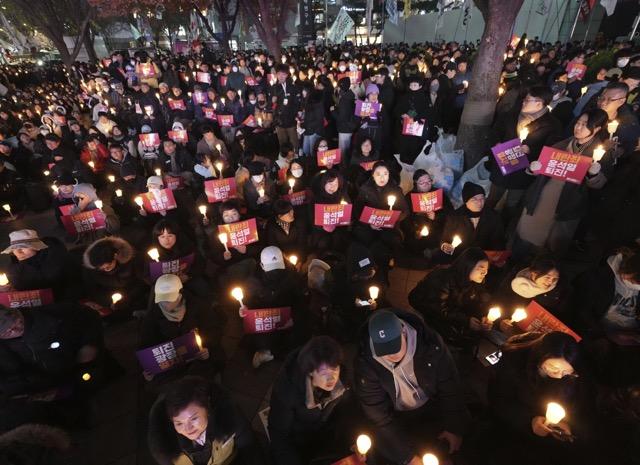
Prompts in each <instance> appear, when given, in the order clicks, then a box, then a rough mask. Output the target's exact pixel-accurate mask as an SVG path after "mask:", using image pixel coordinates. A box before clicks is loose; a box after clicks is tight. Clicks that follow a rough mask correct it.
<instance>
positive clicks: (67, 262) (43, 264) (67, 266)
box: [0, 229, 78, 301]
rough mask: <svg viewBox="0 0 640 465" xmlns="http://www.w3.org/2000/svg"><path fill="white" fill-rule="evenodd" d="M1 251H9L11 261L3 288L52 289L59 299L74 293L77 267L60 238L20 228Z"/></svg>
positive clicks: (10, 235)
mask: <svg viewBox="0 0 640 465" xmlns="http://www.w3.org/2000/svg"><path fill="white" fill-rule="evenodd" d="M2 253H3V254H10V255H11V262H10V264H9V268H8V269H7V270H6V273H7V277H8V279H9V283H8V284H6V285H5V286H2V287H1V288H0V290H2V291H7V290H9V289H15V290H17V291H30V290H36V289H52V290H53V295H54V298H55V300H56V301H61V300H64V298H65V297H67V296H69V295H70V294H72V293H73V291H74V287H73V286H72V281H73V279H74V275H75V274H76V273H77V271H78V267H77V265H74V264H73V260H72V259H71V257H70V255H69V253H68V252H67V249H66V248H65V247H64V244H62V242H60V241H59V240H57V239H55V238H53V237H45V238H43V239H40V238H39V237H38V233H37V231H34V230H32V229H21V230H18V231H13V232H11V233H9V247H7V248H6V249H4V250H3V251H2Z"/></svg>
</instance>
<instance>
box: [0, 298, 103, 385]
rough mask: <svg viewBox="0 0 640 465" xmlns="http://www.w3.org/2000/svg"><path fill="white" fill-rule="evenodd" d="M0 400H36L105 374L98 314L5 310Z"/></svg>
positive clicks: (0, 330) (0, 324) (0, 315)
mask: <svg viewBox="0 0 640 465" xmlns="http://www.w3.org/2000/svg"><path fill="white" fill-rule="evenodd" d="M0 353H1V354H2V356H1V357H0V394H1V395H2V396H3V397H7V398H9V397H11V396H15V395H24V394H34V393H38V392H39V391H44V390H46V389H51V388H60V387H63V386H65V385H69V384H72V385H74V386H77V385H78V384H80V383H81V382H82V378H81V376H82V374H83V373H93V374H96V375H97V374H99V373H100V372H101V367H102V365H101V362H102V355H103V353H104V340H103V334H102V325H101V323H100V319H99V318H98V315H97V313H95V312H94V311H93V310H91V309H89V308H87V307H84V306H82V305H78V304H71V303H64V304H51V305H45V306H42V307H38V308H35V309H31V308H21V309H8V308H5V307H4V306H0Z"/></svg>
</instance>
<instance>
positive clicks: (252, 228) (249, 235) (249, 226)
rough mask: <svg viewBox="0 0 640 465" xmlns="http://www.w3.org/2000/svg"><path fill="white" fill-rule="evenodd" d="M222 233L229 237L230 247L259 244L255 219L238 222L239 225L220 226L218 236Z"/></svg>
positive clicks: (228, 244) (228, 243)
mask: <svg viewBox="0 0 640 465" xmlns="http://www.w3.org/2000/svg"><path fill="white" fill-rule="evenodd" d="M220 233H225V234H226V235H227V246H228V247H238V246H240V245H248V244H253V243H254V242H258V227H257V225H256V219H255V218H251V219H249V220H245V221H238V222H237V223H230V224H220V225H218V234H220Z"/></svg>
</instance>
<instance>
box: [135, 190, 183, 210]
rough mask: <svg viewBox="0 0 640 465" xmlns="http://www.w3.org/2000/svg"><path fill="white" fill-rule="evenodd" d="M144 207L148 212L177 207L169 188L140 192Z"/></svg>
mask: <svg viewBox="0 0 640 465" xmlns="http://www.w3.org/2000/svg"><path fill="white" fill-rule="evenodd" d="M140 195H141V197H142V202H143V206H144V209H145V210H146V211H147V212H149V213H158V212H160V211H167V210H173V209H174V208H176V207H177V205H176V199H175V197H174V196H173V191H172V190H171V189H162V190H161V191H156V192H155V194H154V192H145V193H144V194H140Z"/></svg>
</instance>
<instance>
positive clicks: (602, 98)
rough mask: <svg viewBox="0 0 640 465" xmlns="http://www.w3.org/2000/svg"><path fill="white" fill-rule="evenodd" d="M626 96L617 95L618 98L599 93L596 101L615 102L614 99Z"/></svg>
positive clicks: (622, 98) (621, 98)
mask: <svg viewBox="0 0 640 465" xmlns="http://www.w3.org/2000/svg"><path fill="white" fill-rule="evenodd" d="M625 98H626V97H618V98H611V97H605V96H604V95H600V96H599V97H598V102H615V101H616V100H624V99H625Z"/></svg>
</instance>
